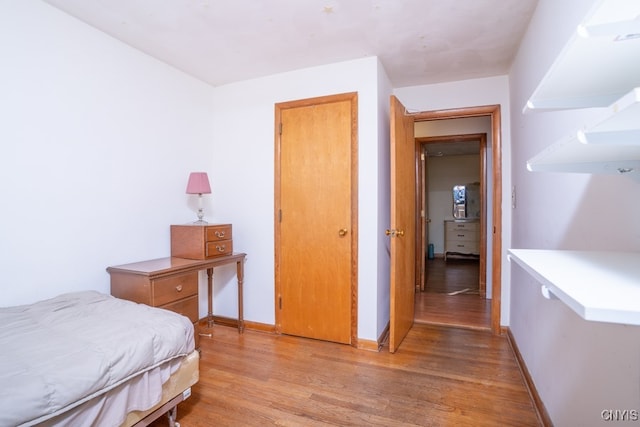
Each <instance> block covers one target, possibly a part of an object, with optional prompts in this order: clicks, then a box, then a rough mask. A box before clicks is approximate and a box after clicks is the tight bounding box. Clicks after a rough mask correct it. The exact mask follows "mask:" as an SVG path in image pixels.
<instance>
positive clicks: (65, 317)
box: [0, 291, 194, 426]
mask: <svg viewBox="0 0 640 427" xmlns="http://www.w3.org/2000/svg"><path fill="white" fill-rule="evenodd" d="M193 334H194V332H193V324H192V323H191V321H190V320H189V319H188V318H186V317H184V316H181V315H179V314H176V313H173V312H170V311H167V310H161V309H157V308H151V307H148V306H145V305H142V304H136V303H132V302H129V301H124V300H120V299H117V298H113V297H111V296H109V295H103V294H100V293H97V292H91V291H89V292H78V293H72V294H66V295H61V296H59V297H56V298H53V299H50V300H46V301H41V302H38V303H35V304H31V305H25V306H18V307H8V308H0V349H2V350H1V351H0V425H2V426H4V425H8V426H9V425H10V426H19V425H25V426H29V425H34V424H38V423H41V422H43V421H46V420H49V419H52V420H53V419H54V417H58V416H59V415H60V414H63V413H65V412H67V411H69V410H70V409H72V408H75V407H78V406H80V405H82V404H83V403H84V402H87V401H89V400H91V399H94V398H96V397H98V396H101V395H103V394H104V393H106V392H107V391H109V390H112V389H115V388H116V387H118V386H120V385H122V384H124V383H125V382H127V381H129V380H132V379H134V381H138V382H139V381H147V380H142V379H143V378H145V377H149V376H150V375H151V376H158V375H159V376H160V378H162V380H161V381H160V382H158V381H157V380H155V379H154V380H153V381H152V382H154V383H158V384H156V385H155V386H154V384H146V385H145V387H146V388H145V390H148V391H149V394H150V395H149V396H145V397H144V398H143V399H141V400H140V401H139V402H137V403H136V406H145V405H147V404H149V402H148V400H154V399H155V398H156V396H152V395H153V394H154V393H155V394H158V393H161V391H160V390H159V388H161V386H162V384H161V382H162V381H165V380H166V378H168V375H170V372H171V371H172V370H175V369H177V367H178V366H179V361H180V359H181V358H182V357H184V356H186V355H187V354H189V353H190V352H191V351H193V349H194V335H193ZM145 373H146V375H141V374H145ZM147 383H148V381H147ZM158 387H159V388H158ZM156 389H157V390H158V391H153V390H156ZM145 400H147V401H145ZM155 403H156V402H151V404H150V405H152V404H155ZM150 405H149V406H150ZM137 409H145V408H141V407H139V408H137ZM124 415H125V413H123V414H122V416H123V417H124Z"/></svg>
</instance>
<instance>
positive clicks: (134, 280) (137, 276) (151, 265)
mask: <svg viewBox="0 0 640 427" xmlns="http://www.w3.org/2000/svg"><path fill="white" fill-rule="evenodd" d="M246 256H247V255H246V254H244V253H234V254H231V255H223V256H219V257H215V258H209V259H203V260H198V259H186V258H176V257H167V258H158V259H152V260H148V261H140V262H134V263H131V264H124V265H118V266H113V267H108V268H107V271H108V272H109V274H110V275H111V294H112V295H113V296H115V297H118V298H124V299H128V300H131V301H135V302H139V303H143V304H148V305H151V306H154V307H155V306H160V305H161V304H160V303H159V302H158V301H165V300H166V292H165V293H163V292H164V291H160V289H156V288H159V286H158V285H157V284H159V283H165V282H166V281H167V280H168V281H169V282H173V281H174V280H175V283H177V285H176V286H175V289H177V290H178V291H177V292H181V291H182V290H183V289H184V286H183V285H182V284H183V278H184V277H186V276H187V275H188V274H189V273H194V272H198V271H200V270H207V291H208V293H209V295H208V298H209V299H208V303H209V306H208V313H207V325H208V327H211V326H213V269H214V268H215V267H218V266H221V265H226V264H232V263H236V269H237V278H238V333H242V332H243V331H244V317H243V311H242V309H243V307H242V305H243V297H242V284H243V280H244V262H245V259H246ZM172 284H173V283H172ZM161 293H163V295H162V296H160V294H161ZM167 308H169V309H171V308H170V307H167ZM196 310H197V308H196ZM174 311H175V310H174ZM192 320H193V319H192ZM196 322H197V319H196ZM196 334H197V332H196Z"/></svg>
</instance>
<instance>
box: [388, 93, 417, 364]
mask: <svg viewBox="0 0 640 427" xmlns="http://www.w3.org/2000/svg"><path fill="white" fill-rule="evenodd" d="M405 111H406V109H405V107H404V106H403V105H402V103H400V101H398V99H397V98H396V97H395V96H392V97H391V159H390V160H391V230H393V231H396V233H395V236H394V233H392V234H391V236H390V239H391V241H390V251H391V289H390V299H391V309H390V320H389V323H390V325H389V351H391V352H392V353H393V352H395V351H396V350H397V349H398V347H399V346H400V343H401V342H402V340H403V339H404V337H405V336H406V335H407V333H408V332H409V329H411V326H413V315H414V309H415V308H414V301H415V250H416V249H415V242H416V240H415V239H416V215H415V212H416V197H415V195H416V171H415V168H414V167H406V165H414V164H415V143H414V130H413V118H412V117H411V116H408V115H407V114H405ZM398 232H401V234H400V233H398Z"/></svg>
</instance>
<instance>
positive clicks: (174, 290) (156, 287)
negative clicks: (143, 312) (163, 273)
mask: <svg viewBox="0 0 640 427" xmlns="http://www.w3.org/2000/svg"><path fill="white" fill-rule="evenodd" d="M197 294H198V272H195V271H194V272H192V273H186V274H181V275H179V276H173V277H166V278H161V279H154V280H153V301H152V303H151V305H153V306H156V307H157V306H160V305H164V304H168V303H171V302H174V301H177V300H180V299H183V298H186V297H189V296H192V295H197Z"/></svg>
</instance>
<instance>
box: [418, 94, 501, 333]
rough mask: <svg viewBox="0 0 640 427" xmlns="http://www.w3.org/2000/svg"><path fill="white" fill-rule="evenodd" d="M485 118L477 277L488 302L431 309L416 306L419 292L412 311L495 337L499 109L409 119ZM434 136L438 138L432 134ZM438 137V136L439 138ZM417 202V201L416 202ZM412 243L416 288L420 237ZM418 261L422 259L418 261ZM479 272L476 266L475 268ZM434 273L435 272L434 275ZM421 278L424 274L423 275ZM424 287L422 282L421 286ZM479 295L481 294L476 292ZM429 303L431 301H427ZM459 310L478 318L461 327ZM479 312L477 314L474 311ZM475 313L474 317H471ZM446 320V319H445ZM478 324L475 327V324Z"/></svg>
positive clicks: (425, 114) (498, 270) (498, 282)
mask: <svg viewBox="0 0 640 427" xmlns="http://www.w3.org/2000/svg"><path fill="white" fill-rule="evenodd" d="M472 117H473V118H480V117H483V118H486V119H487V120H488V123H489V127H490V129H489V132H488V133H489V136H488V137H487V152H486V153H487V155H486V156H484V159H488V160H489V161H488V162H486V163H485V164H484V167H485V168H486V177H487V182H486V186H485V188H486V190H485V191H486V196H487V198H486V199H487V200H488V202H487V203H486V205H485V211H486V222H485V223H484V235H483V236H482V237H481V244H485V245H486V246H484V248H483V249H481V250H484V254H485V256H484V257H480V261H481V262H483V263H484V267H483V268H485V269H486V270H487V274H486V275H482V274H481V275H480V277H481V279H482V278H485V282H484V289H485V291H486V293H487V296H488V297H490V298H491V299H484V300H482V302H483V306H484V307H483V308H480V309H475V308H471V307H462V306H460V303H461V302H462V301H463V300H462V299H457V300H454V301H453V305H452V304H448V303H445V302H441V303H440V304H437V302H436V303H434V304H433V305H429V304H426V305H425V304H423V305H420V304H419V303H420V301H418V299H419V298H421V294H422V292H417V293H416V300H417V302H418V303H417V304H416V307H415V310H416V314H417V315H416V318H418V316H421V314H420V310H423V309H426V310H428V311H429V312H431V313H436V314H437V310H440V311H441V312H442V314H443V315H444V316H443V317H442V321H441V323H442V324H449V325H459V324H460V323H463V325H462V326H467V327H478V326H474V325H477V324H480V325H481V326H480V327H479V328H480V329H485V328H490V329H491V331H492V332H493V333H495V334H499V333H500V332H501V328H500V307H501V302H500V295H501V258H502V256H501V252H502V242H501V238H502V232H501V224H502V211H501V204H502V171H501V165H502V163H501V139H500V135H501V133H500V132H501V122H500V106H499V105H492V106H484V107H469V108H461V109H455V110H437V111H426V112H419V113H414V114H413V118H414V120H415V122H416V124H418V123H421V122H427V123H430V124H433V123H438V122H442V121H446V120H453V119H460V118H472ZM432 135H438V134H432ZM439 135H442V134H439ZM416 146H417V147H416V168H417V169H418V168H419V162H420V154H421V150H420V148H419V146H420V144H419V143H417V144H416ZM416 179H417V184H418V185H419V183H420V177H419V176H417V177H416ZM417 199H418V198H417ZM421 218H422V217H421V212H420V206H419V207H418V208H417V210H416V227H418V229H419V227H420V226H421V224H420V223H421V221H422V220H421ZM417 237H418V238H417V239H416V248H417V254H416V255H417V256H416V267H417V269H416V279H417V280H416V286H417V287H418V288H419V287H420V281H421V280H424V277H421V276H420V275H419V274H418V273H419V272H420V270H419V267H418V266H419V265H420V260H421V259H424V257H423V255H421V254H420V252H419V251H418V250H420V249H421V247H422V246H424V245H423V242H421V241H420V236H417ZM421 257H422V258H421ZM478 268H479V269H480V266H478ZM434 273H435V272H434ZM425 274H428V272H426V273H425ZM423 283H424V282H423ZM479 289H482V285H480V287H479ZM480 292H481V291H480ZM431 302H433V301H431ZM460 310H463V311H465V312H466V313H467V314H469V315H470V316H476V317H478V318H477V319H476V320H473V321H472V323H470V324H464V323H465V322H463V320H464V319H460V318H456V317H455V313H456V312H457V311H460ZM478 310H479V311H478ZM474 313H475V314H474ZM447 316H449V318H448V319H447V318H446V317H447ZM478 322H479V323H478Z"/></svg>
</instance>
